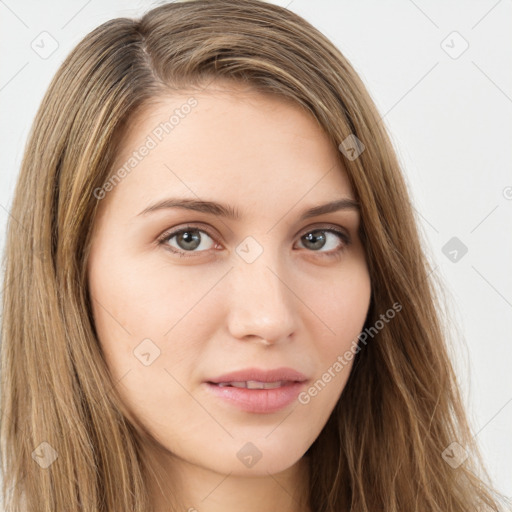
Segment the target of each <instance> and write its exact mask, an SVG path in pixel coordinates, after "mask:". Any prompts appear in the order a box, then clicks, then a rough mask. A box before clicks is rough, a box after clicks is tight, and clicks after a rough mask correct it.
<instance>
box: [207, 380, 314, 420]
mask: <svg viewBox="0 0 512 512" xmlns="http://www.w3.org/2000/svg"><path fill="white" fill-rule="evenodd" d="M205 384H206V387H207V389H208V390H209V391H210V392H211V393H213V394H214V395H216V396H218V397H220V398H222V399H224V400H225V401H227V402H229V403H230V404H232V405H234V406H235V407H237V408H238V409H241V410H242V411H245V412H254V413H259V414H268V413H272V412H277V411H280V410H281V409H284V408H285V407H287V406H288V405H290V404H291V403H292V402H293V401H294V400H296V399H297V396H298V395H299V393H300V391H301V389H302V388H303V387H304V386H305V382H293V383H290V384H287V385H285V386H282V387H280V388H275V389H247V388H234V387H230V386H224V387H220V386H216V385H215V384H211V383H209V382H206V383H205Z"/></svg>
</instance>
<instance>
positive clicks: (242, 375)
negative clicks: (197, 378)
mask: <svg viewBox="0 0 512 512" xmlns="http://www.w3.org/2000/svg"><path fill="white" fill-rule="evenodd" d="M249 380H252V381H257V382H279V381H291V382H304V381H305V380H307V378H306V376H305V375H304V374H302V373H301V372H299V371H297V370H294V369H293V368H284V367H282V368H275V369H273V370H262V369H259V368H246V369H245V370H238V371H235V372H230V373H225V374H224V375H220V376H219V377H214V378H212V379H208V380H207V382H211V383H213V384H219V383H221V382H246V381H249Z"/></svg>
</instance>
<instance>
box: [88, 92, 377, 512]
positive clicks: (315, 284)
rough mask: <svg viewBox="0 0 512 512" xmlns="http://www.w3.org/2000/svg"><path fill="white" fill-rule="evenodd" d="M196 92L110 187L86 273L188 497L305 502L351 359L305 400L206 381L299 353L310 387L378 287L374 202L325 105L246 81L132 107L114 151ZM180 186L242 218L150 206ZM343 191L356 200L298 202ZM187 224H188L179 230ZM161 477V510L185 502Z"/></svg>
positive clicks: (119, 372)
mask: <svg viewBox="0 0 512 512" xmlns="http://www.w3.org/2000/svg"><path fill="white" fill-rule="evenodd" d="M191 96H193V97H194V98H196V100H197V106H196V107H194V108H193V109H192V111H191V112H190V114H188V115H187V116H184V117H183V118H182V119H180V121H179V124H178V125H177V126H175V127H174V129H173V131H172V132H171V133H169V134H167V135H166V136H165V137H163V138H162V140H161V141H160V142H159V143H158V144H157V145H156V147H154V148H152V149H151V151H150V152H149V153H148V154H147V155H146V156H145V157H144V158H143V159H142V160H141V161H140V162H139V163H138V164H137V166H136V167H135V168H134V169H133V170H132V171H131V172H130V173H129V174H128V175H127V176H126V177H125V178H124V179H123V180H122V181H121V182H120V183H118V184H117V185H116V186H115V188H114V189H113V190H111V191H110V192H108V193H107V195H106V197H105V198H104V199H102V200H101V201H100V209H99V212H98V217H97V219H96V222H95V225H94V231H93V238H92V245H91V252H90V258H89V260H88V278H89V290H90V294H91V297H92V304H93V313H94V319H95V325H96V329H97V332H98V336H99V340H100V344H101V348H102V351H103V353H104V355H105V359H106V362H107V365H108V367H109V370H110V371H111V373H112V377H113V379H114V381H115V382H117V381H119V382H118V383H117V385H116V389H117V391H118V392H119V394H120V396H121V397H122V400H123V403H124V404H125V405H126V407H127V408H128V409H129V410H130V412H131V413H133V415H134V416H135V417H136V418H137V420H138V421H140V423H141V424H142V425H144V427H145V428H146V429H147V431H148V432H149V433H150V434H151V436H152V437H153V438H154V439H155V440H156V441H157V442H158V446H159V447H161V449H159V453H158V454H157V456H158V457H160V460H161V463H162V464H163V465H164V467H165V468H166V471H167V475H168V480H169V482H172V486H173V494H174V496H176V497H177V498H178V499H179V500H180V503H181V504H182V505H183V506H184V508H183V510H198V511H200V512H220V511H223V512H226V511H235V510H244V511H245V512H256V511H261V510H266V511H269V512H272V511H277V510H279V511H281V512H284V511H292V510H293V511H294V512H297V511H304V512H305V511H308V510H309V509H308V507H307V506H306V505H302V506H299V505H298V502H299V501H300V499H305V497H306V495H305V489H306V486H307V479H308V465H307V459H306V458H304V453H305V452H306V451H307V449H308V448H309V447H310V446H311V444H312V443H313V442H314V440H315V439H316V438H317V437H318V435H319V434H320V432H321V430H322V428H323V427H324V425H325V423H326V422H327V420H328V418H329V416H330V414H331V412H332V410H333V408H334V406H335V404H336V402H337V400H338V398H339V397H340V394H341V392H342V391H343V388H344V386H345V383H346V381H347V378H348V376H349V372H350V369H351V366H352V362H350V363H349V364H348V365H347V366H346V367H344V368H343V370H342V371H339V372H337V373H336V374H335V376H334V377H332V379H330V382H328V383H327V384H326V385H325V388H324V389H322V390H321V391H320V392H318V393H317V394H316V396H311V397H310V400H309V401H308V402H307V403H300V402H299V401H298V400H297V399H295V400H293V401H292V402H291V403H290V404H288V405H286V406H284V407H282V408H281V409H279V410H277V411H272V412H248V411H246V410H241V409H240V407H238V406H237V405H234V404H233V403H231V402H228V401H226V400H224V399H222V398H219V397H218V396H216V395H215V394H213V393H211V392H210V389H209V388H208V385H207V383H206V382H207V381H208V379H211V378H213V377H215V376H219V375H222V374H225V373H227V372H231V371H234V370H242V369H245V368H248V367H253V368H258V369H263V370H265V369H275V368H279V367H289V368H293V369H295V370H297V371H299V372H301V373H302V374H304V375H305V377H306V378H307V381H306V382H305V383H303V386H304V387H303V388H302V391H304V390H306V391H307V390H308V389H309V388H310V387H311V386H312V385H313V384H314V383H315V382H316V381H317V380H318V379H320V378H322V375H323V374H324V373H325V372H326V371H327V370H328V368H330V367H332V366H333V363H334V362H335V361H336V359H337V357H338V356H340V355H341V354H343V353H344V352H345V351H346V350H348V349H349V348H350V346H351V343H352V342H353V341H354V340H355V339H356V338H357V335H358V334H359V332H360V331H361V330H362V328H363V325H364V320H365V317H366V314H367V311H368V307H369V302H370V294H371V286H370V278H369V274H368V269H367V265H366V259H365V254H364V249H363V246H362V243H361V240H360V239H359V236H358V228H359V223H360V213H359V211H358V209H357V207H354V205H351V202H350V200H352V201H353V200H354V194H353V191H352V189H351V187H350V184H349V182H348V179H347V177H346V174H345V171H344V170H343V167H342V164H341V162H340V157H339V155H338V153H337V149H336V148H335V147H334V146H333V145H332V143H331V142H330V141H329V140H328V139H327V137H326V136H325V134H324V133H323V132H322V131H321V130H320V128H319V126H318V125H317V123H316V122H315V121H314V119H313V118H312V117H310V116H309V115H308V114H306V113H305V112H304V111H303V110H301V109H300V108H299V107H298V106H295V105H294V104H291V103H289V102H286V101H283V100H282V99H278V98H276V97H274V96H269V95H262V94H261V93H257V92H254V91H250V90H245V89H243V88H242V86H238V85H236V86H235V85H230V86H229V88H228V87H227V86H226V85H224V87H223V86H222V84H221V86H218V85H217V86H216V87H213V86H210V87H209V88H208V89H206V90H204V91H202V92H200V93H198V92H191V93H184V92H183V93H180V94H177V93H176V94H173V95H172V96H171V95H169V96H168V97H164V98H162V99H161V100H160V101H159V102H158V104H153V105H151V106H149V107H148V108H147V109H146V110H145V111H144V112H143V113H142V115H139V116H138V118H137V119H136V120H132V122H131V124H130V126H129V131H128V133H127V134H126V136H125V137H124V138H123V141H122V145H121V148H120V150H119V154H118V158H117V161H116V167H115V169H117V168H118V167H120V166H122V165H123V164H124V162H126V161H127V160H128V159H129V158H130V155H131V154H132V153H133V151H135V150H136V149H137V148H140V147H141V145H143V144H144V141H145V140H147V137H148V135H149V134H151V133H152V131H153V130H154V129H155V126H158V125H159V123H160V122H162V121H165V120H168V119H169V116H170V113H172V111H174V109H176V108H179V107H180V105H183V104H184V103H186V101H187V99H189V98H190V97H191ZM171 197H172V198H182V199H183V198H190V199H196V200H197V199H200V200H202V201H214V202H218V203H222V204H225V205H229V206H231V207H232V208H234V209H236V210H237V211H238V213H239V214H240V218H238V219H232V218H228V217H222V216H219V215H215V214H212V213H207V212H199V211H194V210H191V209H185V208H162V209H158V210H154V211H152V212H149V213H146V214H141V215H139V213H140V212H141V211H143V210H144V209H145V208H147V207H148V206H150V205H152V204H154V203H156V202H158V201H160V200H162V199H166V198H171ZM338 199H345V200H347V201H346V202H345V203H344V204H345V207H344V208H342V209H340V210H338V211H333V212H330V213H323V214H321V215H317V216H313V217H309V218H307V219H303V220H301V219H300V217H301V215H302V214H303V212H305V211H306V210H308V209H310V208H312V207H314V206H319V205H323V204H325V203H328V202H331V201H334V200H338ZM186 227H189V234H188V238H185V237H183V236H181V237H180V236H174V237H172V234H171V231H177V230H178V229H180V228H186ZM329 228H331V229H338V230H339V231H340V232H341V233H342V235H341V236H338V235H336V233H334V232H330V231H327V230H328V229H329ZM205 230H208V232H205ZM166 233H168V234H169V235H170V236H169V237H167V239H166V240H165V241H164V242H163V243H160V244H158V239H159V237H160V235H165V234H166ZM306 235H309V237H306ZM314 236H316V237H317V238H316V239H315V238H314ZM193 237H195V238H193ZM247 237H252V239H250V245H247V243H246V242H247V241H245V239H246V238H247ZM194 240H195V241H196V243H195V244H194V243H193V242H194ZM315 240H316V241H315ZM347 240H348V242H347ZM244 241H245V242H244ZM242 242H244V243H242ZM251 244H252V245H251ZM237 248H238V249H239V250H238V252H237ZM240 248H243V249H245V253H244V251H242V252H240ZM172 249H174V250H176V251H180V252H181V253H184V254H185V256H187V257H180V256H179V255H178V254H176V253H173V252H172ZM260 252H261V253H260ZM244 254H250V255H251V256H257V257H256V258H255V259H254V261H251V262H250V263H249V262H248V261H247V259H244V257H243V256H244ZM327 254H330V256H328V255H327ZM241 255H242V256H241ZM336 255H337V256H336ZM147 339H149V340H151V341H150V342H148V341H146V342H144V343H146V344H145V345H142V346H143V347H144V349H138V348H137V347H138V346H139V345H140V344H141V342H142V341H143V340H147ZM137 350H139V352H137ZM158 350H159V351H160V352H159V355H158V357H156V358H155V359H154V360H153V361H152V362H151V363H149V361H150V360H151V359H152V358H154V357H155V355H156V354H157V351H158ZM134 351H135V353H139V354H140V353H143V354H145V355H144V356H143V357H142V360H143V361H144V360H145V361H146V362H147V363H148V364H143V362H141V360H140V359H141V358H140V357H139V358H138V357H136V356H135V355H134ZM144 358H145V359H144ZM249 392H252V391H249ZM249 442H250V443H252V444H251V445H249V446H250V447H249V448H247V446H246V445H247V443H249ZM244 446H246V448H245V449H246V450H249V454H250V455H251V454H252V455H254V454H255V453H257V452H259V454H260V455H261V458H260V459H259V460H258V461H257V462H256V463H255V464H254V465H252V466H251V467H249V466H248V465H247V464H245V463H242V461H241V459H240V457H239V456H237V454H239V453H240V450H241V449H242V447H244ZM254 447H256V448H254ZM255 450H257V452H255ZM244 453H245V452H244ZM152 492H153V499H154V503H155V510H156V511H157V512H164V511H166V510H171V508H170V501H168V500H167V498H166V496H165V492H163V493H162V492H160V491H159V490H158V488H157V486H156V485H154V486H153V488H152Z"/></svg>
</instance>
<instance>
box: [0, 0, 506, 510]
mask: <svg viewBox="0 0 512 512" xmlns="http://www.w3.org/2000/svg"><path fill="white" fill-rule="evenodd" d="M11 215H12V218H13V219H16V222H11V223H10V225H9V232H8V240H7V252H6V274H5V287H4V288H5V292H4V304H3V308H4V320H3V337H2V339H3V344H2V409H3V410H2V412H3V414H2V442H3V451H2V457H3V464H4V501H5V502H6V510H8V511H15V510H30V511H32V510H37V511H56V510H58V511H61V510H62V511H64V510H65V511H72V510H77V511H78V510H89V511H109V512H111V511H117V510H119V511H123V512H124V511H127V510H130V511H138V512H143V511H144V512H146V511H148V510H154V511H156V512H163V511H164V510H165V511H170V510H172V511H175V510H189V511H192V510H199V511H201V512H202V511H214V510H223V511H229V510H235V509H236V510H239V509H244V510H248V511H252V510H267V511H272V510H278V509H279V510H294V511H309V512H313V511H314V512H319V511H322V512H323V511H325V512H327V511H329V512H335V511H336V512H340V511H348V510H350V511H352V512H363V511H365V512H370V511H372V512H373V511H377V510H379V511H380V510H382V511H411V510H417V511H422V512H423V511H443V512H447V511H450V512H452V511H453V512H455V511H466V510H500V508H498V507H499V506H500V505H499V498H498V496H497V495H496V493H495V492H494V491H493V490H492V488H491V487H490V486H488V485H487V484H485V483H484V481H483V480H481V479H480V478H479V476H478V475H477V473H476V471H477V470H478V454H477V451H476V447H474V446H473V444H472V442H471V434H470V432H469V429H468V426H467V422H466V419H465V414H464V411H463V408H462V406H461V399H460V397H459V391H458V389H457V386H456V382H455V377H454V373H453V370H452V368H451V365H450V362H449V359H448V356H447V352H446V348H445V341H444V334H443V332H442V329H441V326H440V321H439V318H438V312H437V309H436V303H435V300H434V295H433V291H432V285H431V283H430V281H429V274H430V271H429V269H428V266H427V264H426V262H425V259H424V256H423V254H422V251H421V248H420V243H419V239H418V235H417V231H416V226H415V224H414V221H413V215H412V212H411V205H410V202H409V198H408V196H407V192H406V189H405V186H404V183H403V179H402V176H401V173H400V169H399V165H398V163H397V160H396V157H395V155H394V153H393V149H392V146H391V144H390V142H389V139H388V137H387V134H386V132H385V130H384V128H383V127H382V124H381V123H379V115H378V113H377V111H376V109H375V107H374V105H373V103H372V101H371V100H370V98H369V95H368V93H367V92H366V90H365V87H364V85H363V83H362V82H361V80H360V79H359V78H358V76H357V75H356V73H355V72H354V70H353V69H352V67H351V66H350V64H349V63H348V62H347V60H346V59H345V58H344V57H343V56H342V55H341V54H340V52H339V51H338V50H337V49H336V48H335V47H334V46H333V45H332V43H330V42H329V41H328V40H327V39H326V38H325V37H324V36H323V35H321V34H320V33H319V32H318V31H317V30H315V29H314V28H313V27H312V26H311V25H309V24H308V23H307V22H306V21H304V20H303V19H301V18H300V17H298V16H297V15H295V14H293V13H291V12H289V11H287V10H286V9H283V8H280V7H277V6H274V5H270V4H266V3H263V2H258V1H250V2H249V1H245V0H243V1H234V0H219V1H215V2H212V1H208V0H197V1H189V2H181V3H173V4H169V5H163V6H161V7H158V8H156V9H154V10H152V11H150V12H148V13H147V14H146V15H145V16H144V17H142V19H141V20H136V21H134V20H129V19H116V20H112V21H109V22H107V23H105V24H103V25H102V26H100V27H99V28H98V29H96V30H94V31H93V32H92V33H91V34H89V35H88V36H87V37H86V38H85V39H84V40H83V41H82V42H81V43H80V44H79V45H78V46H77V47H76V48H75V50H74V51H73V52H72V53H71V55H70V56H69V57H68V59H67V60H66V61H65V62H64V63H63V65H62V66H61V68H60V70H59V71H58V73H57V75H56V77H55V79H54V80H53V82H52V84H51V85H50V88H49V90H48V92H47V95H46V97H45V98H44V100H43V103H42V105H41V108H40V111H39V113H38V115H37V118H36V120H35V122H34V126H33V129H32V134H31V137H30V141H29V144H28V147H27V149H26V153H25V157H24V160H23V164H22V169H21V174H20V177H19V182H18V186H17V189H16V193H15V199H14V202H13V208H12V211H11ZM27 248H30V249H31V250H27Z"/></svg>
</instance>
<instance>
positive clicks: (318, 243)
mask: <svg viewBox="0 0 512 512" xmlns="http://www.w3.org/2000/svg"><path fill="white" fill-rule="evenodd" d="M213 237H214V235H213V234H209V233H208V231H206V230H205V229H199V228H198V227H194V226H186V227H184V228H181V229H178V230H176V231H172V232H166V233H164V234H163V235H162V236H161V237H160V238H159V239H158V243H159V244H160V245H164V246H165V247H166V248H167V249H169V250H170V251H171V252H173V253H175V254H177V255H178V256H180V257H191V256H193V255H194V253H201V252H207V251H208V250H210V249H212V248H213V247H215V246H216V244H215V240H214V238H213ZM299 241H300V242H301V243H302V248H305V249H308V250H309V252H313V253H318V254H319V255H322V256H325V257H336V256H340V255H341V253H342V252H343V251H344V250H345V249H346V247H347V246H348V245H349V244H350V237H349V236H348V234H347V233H345V232H343V231H341V230H340V229H338V228H336V229H335V228H333V227H329V228H323V227H320V228H317V229H313V230H312V229H310V230H309V231H306V232H305V233H304V234H303V235H302V236H301V237H300V240H299ZM217 247H218V246H217ZM322 249H326V250H322Z"/></svg>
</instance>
